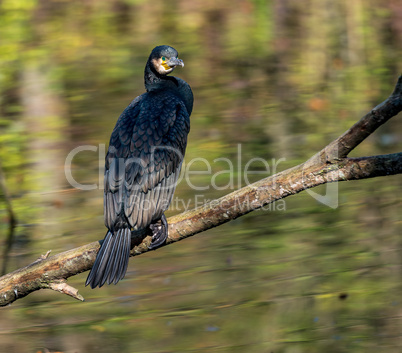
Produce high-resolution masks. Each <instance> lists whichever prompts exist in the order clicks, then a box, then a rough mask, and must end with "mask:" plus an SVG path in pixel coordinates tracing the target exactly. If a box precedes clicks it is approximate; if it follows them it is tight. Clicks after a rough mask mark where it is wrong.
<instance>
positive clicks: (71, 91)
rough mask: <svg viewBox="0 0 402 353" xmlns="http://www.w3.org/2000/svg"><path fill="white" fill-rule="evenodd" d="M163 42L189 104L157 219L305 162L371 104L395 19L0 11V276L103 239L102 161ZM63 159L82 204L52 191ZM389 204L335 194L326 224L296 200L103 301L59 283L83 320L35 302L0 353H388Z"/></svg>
mask: <svg viewBox="0 0 402 353" xmlns="http://www.w3.org/2000/svg"><path fill="white" fill-rule="evenodd" d="M160 44H168V45H171V46H173V47H175V48H176V49H177V50H178V51H179V54H180V56H179V57H180V58H181V59H183V60H184V62H185V67H184V68H183V69H176V70H175V72H174V74H175V75H176V76H179V77H181V78H183V79H185V80H186V81H187V82H189V83H190V85H191V87H192V89H193V91H194V95H195V106H194V111H193V114H192V117H191V132H190V135H189V144H188V148H187V154H186V163H187V164H186V168H187V169H186V170H187V171H188V172H189V174H187V176H188V179H187V181H186V179H184V180H183V181H182V182H181V183H180V184H179V186H178V188H177V191H176V194H175V196H176V198H175V201H174V202H173V204H172V208H171V210H170V211H169V215H172V214H177V213H179V212H181V211H183V210H185V209H186V208H192V207H194V206H196V205H200V204H201V203H202V202H204V201H207V200H212V199H215V198H217V197H220V196H222V195H224V194H226V193H228V192H230V191H232V190H234V189H236V188H237V187H239V186H244V185H246V183H247V182H248V181H253V180H258V179H260V178H262V177H265V176H268V175H270V174H271V173H272V171H273V169H275V168H276V170H277V171H279V170H283V169H285V168H288V167H291V166H294V165H296V164H299V163H301V162H303V161H305V160H306V159H307V158H309V157H310V156H312V155H313V154H314V153H315V152H316V151H318V150H319V149H321V148H322V147H324V146H325V145H326V144H327V143H329V142H330V141H331V140H332V139H334V138H336V137H337V136H339V135H340V134H341V133H343V132H344V131H345V130H346V129H347V128H349V127H350V126H351V125H352V124H353V123H354V122H356V121H357V120H358V119H359V118H360V117H361V116H363V115H364V114H365V113H366V112H368V111H369V110H370V109H372V108H373V107H374V106H376V105H377V104H379V103H380V102H382V101H383V100H384V99H385V98H387V97H388V95H389V94H390V93H391V92H392V90H393V87H394V85H395V83H396V80H397V77H398V76H399V75H400V73H401V72H402V60H401V58H402V2H400V1H398V0H390V1H385V0H370V1H362V0H348V1H329V0H321V1H318V0H309V1H297V0H283V1H281V0H271V1H263V0H222V1H219V2H218V1H209V0H206V1H198V0H192V1H184V0H178V1H170V0H168V1H166V0H154V1H152V2H146V1H143V0H96V1H95V0H86V1H67V0H41V1H39V0H3V1H1V2H0V160H1V168H2V170H3V173H4V176H5V184H6V187H7V190H8V193H9V195H10V200H11V206H12V208H13V211H14V213H15V216H16V218H17V220H18V225H17V227H16V228H15V237H14V241H13V244H12V247H11V250H10V251H8V250H7V247H6V245H7V240H6V239H7V234H8V232H9V222H10V216H9V213H8V212H7V207H6V206H7V204H6V202H5V200H4V198H2V199H1V200H0V220H1V222H0V234H1V241H2V251H1V256H2V259H1V260H2V263H4V260H5V256H4V255H7V254H8V257H9V259H8V262H7V268H6V270H7V271H12V270H14V269H17V268H19V267H22V266H25V265H27V264H29V263H31V262H32V261H34V260H35V259H37V258H38V257H39V256H40V255H41V254H44V253H46V251H47V250H49V249H51V250H52V252H53V253H58V252H62V251H65V250H68V249H71V248H73V247H77V246H80V245H83V244H86V243H89V242H92V241H95V240H99V239H102V238H103V236H104V234H105V227H104V224H103V190H102V180H103V171H102V167H103V164H104V161H103V160H102V153H103V151H104V150H103V149H104V145H105V144H106V148H107V143H108V140H109V136H110V134H111V131H112V129H113V127H114V125H115V122H116V120H117V118H118V116H119V114H120V113H121V112H122V110H123V109H124V108H125V107H126V106H127V105H128V103H129V102H130V101H131V100H132V99H133V98H134V97H136V96H137V95H139V94H141V93H143V92H144V88H143V70H144V66H145V62H146V60H147V57H148V55H149V53H150V51H151V50H152V48H153V47H154V46H156V45H160ZM401 128H402V122H401V119H400V116H399V117H396V118H394V119H392V120H391V121H389V122H388V123H387V124H386V125H385V126H383V127H381V128H380V129H379V130H378V131H377V132H376V133H375V134H373V135H372V136H370V137H369V138H368V139H367V141H365V142H364V143H362V145H361V146H359V147H358V148H357V149H356V150H355V151H353V153H352V155H354V156H364V155H373V154H384V153H391V152H398V151H401V149H402V141H401V140H402V132H401V131H402V130H401ZM79 146H87V147H85V148H86V150H84V151H81V152H79V153H77V154H76V155H75V156H74V158H73V160H72V174H71V175H72V177H73V178H74V179H75V180H76V181H77V182H79V183H81V184H83V185H87V186H88V185H91V186H92V187H90V189H91V190H79V189H76V188H73V187H72V186H71V185H70V184H69V183H68V182H67V179H66V175H65V171H64V165H65V161H66V158H67V156H68V155H69V153H70V152H71V151H72V150H73V149H74V148H77V147H79ZM99 156H100V157H99ZM253 158H254V160H253V161H252V162H250V163H249V164H248V170H249V171H253V173H249V174H248V175H247V177H248V179H245V178H244V168H245V166H246V165H247V163H248V162H249V161H250V160H252V159H253ZM257 158H259V159H257ZM228 161H230V163H232V165H233V171H232V172H233V173H229V171H228V170H229V167H228V165H229V162H228ZM264 161H267V163H268V165H269V166H270V167H271V168H270V170H267V164H266V163H264ZM208 165H209V166H210V167H211V169H210V170H209V169H208ZM273 167H275V168H273ZM200 171H201V172H203V173H198V174H197V173H196V172H200ZM257 172H259V173H257ZM212 178H213V180H212ZM188 180H189V181H190V183H189V182H188ZM212 181H213V182H214V184H213V185H214V186H215V187H212ZM99 185H100V186H101V187H99ZM401 187H402V178H401V176H400V175H399V176H392V177H384V178H377V179H371V180H362V181H356V182H343V183H340V184H339V185H338V192H337V193H336V195H337V198H336V201H337V202H338V206H337V207H334V208H331V207H328V206H326V205H324V204H321V203H319V202H318V201H317V200H316V199H315V198H314V197H312V195H310V194H308V193H306V192H303V193H301V194H299V195H296V196H293V197H289V198H287V199H286V200H284V201H283V202H282V203H280V202H279V203H277V204H275V205H272V206H271V207H267V208H266V209H265V210H260V211H257V212H253V213H252V214H249V215H247V216H245V217H242V218H240V219H238V220H236V221H234V222H230V223H229V224H226V225H223V226H221V227H218V228H216V229H212V230H209V231H208V232H205V233H202V234H199V235H197V236H195V237H193V238H189V239H187V240H185V241H182V242H180V243H177V244H174V245H171V246H168V247H165V248H163V249H160V250H158V251H154V252H151V253H147V254H145V255H143V256H139V257H135V258H134V259H131V261H130V265H129V269H128V272H127V275H126V279H125V280H123V281H122V282H120V283H119V284H118V285H117V286H105V287H103V288H102V289H100V290H99V289H98V290H91V289H89V288H85V287H84V282H85V278H86V275H87V273H84V274H80V275H77V276H75V277H72V278H70V279H69V283H71V285H73V286H74V287H76V288H78V289H79V290H80V293H81V294H82V295H83V296H84V297H85V298H86V301H85V302H84V303H80V302H78V301H75V300H74V299H71V298H69V297H67V296H63V295H61V294H58V293H56V292H52V291H44V290H43V291H40V292H36V293H33V294H31V295H29V296H28V297H26V298H24V299H22V300H18V301H17V302H15V303H14V304H12V305H11V306H9V307H7V308H3V309H1V315H0V351H1V352H99V353H102V352H137V353H151V352H164V353H167V352H169V353H170V352H172V353H173V352H247V353H254V352H255V353H263V352H264V353H265V352H267V353H268V352H275V353H282V352H283V353H285V352H286V353H298V352H309V353H314V352H317V353H322V352H328V353H330V352H334V353H335V352H336V353H342V352H345V353H346V352H362V353H363V352H364V353H367V352H399V351H401V347H402V300H401V294H402V283H401V280H402V239H401V233H402V222H401V197H400V193H401V191H400V190H401ZM314 191H315V192H317V193H321V194H324V193H325V192H326V187H325V186H323V187H320V188H317V189H315V190H314ZM4 249H6V251H4Z"/></svg>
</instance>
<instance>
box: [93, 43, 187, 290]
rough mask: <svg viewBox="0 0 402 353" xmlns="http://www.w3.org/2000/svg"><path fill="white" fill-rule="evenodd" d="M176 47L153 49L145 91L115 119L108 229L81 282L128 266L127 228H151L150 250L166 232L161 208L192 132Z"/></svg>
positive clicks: (107, 277) (108, 164)
mask: <svg viewBox="0 0 402 353" xmlns="http://www.w3.org/2000/svg"><path fill="white" fill-rule="evenodd" d="M177 56H178V53H177V51H176V49H174V48H172V47H169V46H167V45H161V46H158V47H156V48H154V49H153V50H152V52H151V55H150V56H149V58H148V61H147V64H146V66H145V74H144V77H145V88H146V91H147V92H146V93H144V94H142V95H141V96H139V97H137V98H135V99H134V100H133V101H132V102H131V103H130V105H129V106H128V107H127V108H126V109H125V110H124V111H123V113H122V114H121V115H120V118H119V119H118V121H117V123H116V126H115V128H114V130H113V132H112V136H111V138H110V144H109V149H108V152H107V155H106V161H105V176H104V186H105V188H104V216H105V225H106V227H107V228H108V231H107V233H106V236H105V239H104V240H103V243H102V245H101V248H100V250H99V252H98V255H97V257H96V260H95V263H94V265H93V267H92V270H91V272H90V273H89V275H88V278H87V281H86V283H85V285H88V284H89V285H90V286H91V287H92V288H95V287H97V286H99V287H102V286H103V285H104V284H105V282H106V281H107V283H108V284H110V283H114V284H116V283H117V282H118V281H119V280H121V279H122V278H123V277H124V275H125V273H126V271H127V265H128V260H129V256H130V249H131V233H132V232H133V233H138V234H140V233H141V232H142V233H144V231H146V230H147V229H150V230H151V232H152V242H151V245H150V249H155V248H157V247H158V246H160V245H162V244H163V243H164V242H165V240H166V238H167V236H168V232H167V221H166V217H165V215H164V212H165V211H166V210H167V209H168V207H169V204H170V202H171V200H172V198H173V193H174V191H175V188H176V183H177V179H178V176H179V174H180V169H181V165H182V161H183V157H184V153H185V150H186V145H187V135H188V132H189V131H190V114H191V111H192V109H193V93H192V91H191V88H190V86H189V84H188V83H187V82H185V81H183V80H182V79H180V78H177V77H172V76H167V74H169V73H171V72H172V71H173V70H174V68H175V67H176V66H181V67H183V66H184V63H183V61H182V60H180V59H178V58H177Z"/></svg>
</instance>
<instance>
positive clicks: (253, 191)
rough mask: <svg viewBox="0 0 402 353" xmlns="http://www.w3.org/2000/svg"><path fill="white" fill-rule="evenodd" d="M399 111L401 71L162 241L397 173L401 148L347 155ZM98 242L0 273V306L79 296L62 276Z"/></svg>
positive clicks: (186, 216)
mask: <svg viewBox="0 0 402 353" xmlns="http://www.w3.org/2000/svg"><path fill="white" fill-rule="evenodd" d="M400 111H402V76H401V77H399V80H398V82H397V85H396V87H395V90H394V92H393V93H392V94H391V95H390V97H389V98H388V99H386V100H385V101H384V102H383V103H381V104H379V105H378V106H377V107H375V108H374V109H372V110H371V111H370V112H369V113H368V114H366V115H365V116H364V117H363V118H361V119H360V121H358V122H357V123H356V124H355V125H353V126H352V127H351V128H350V129H349V130H348V131H346V132H345V133H344V134H342V135H341V136H340V137H339V138H337V139H336V140H335V141H333V142H331V143H330V144H328V145H327V146H326V147H325V148H323V149H322V150H321V151H319V152H318V153H317V154H315V155H314V156H313V157H311V158H310V159H309V160H307V161H306V162H305V163H302V164H300V165H298V166H295V167H293V168H290V169H287V170H285V171H282V172H280V173H277V174H275V175H273V176H270V177H268V178H265V179H262V180H259V181H257V182H256V183H254V184H250V185H248V186H246V187H243V188H241V189H239V190H237V191H234V192H232V193H230V194H228V195H226V196H224V197H221V198H220V199H217V200H214V201H212V202H210V203H207V204H204V205H203V206H201V207H198V208H196V209H193V210H190V211H187V212H183V213H181V214H179V215H176V216H174V217H171V218H169V219H168V223H169V238H168V240H167V242H166V245H169V244H172V243H174V242H177V241H180V240H182V239H185V238H187V237H190V236H193V235H195V234H197V233H200V232H203V231H205V230H208V229H210V228H213V227H216V226H219V225H221V224H223V223H226V222H229V221H231V220H233V219H236V218H238V217H240V216H242V215H244V214H247V213H249V212H252V211H253V210H256V209H258V208H261V207H263V206H265V205H267V204H269V203H272V202H274V201H277V200H280V199H283V198H285V197H287V196H290V195H295V194H297V193H299V192H301V191H303V190H306V189H309V188H313V187H315V186H318V185H321V184H326V183H331V182H338V181H346V180H359V179H367V178H374V177H379V176H387V175H395V174H401V173H402V152H399V153H393V154H388V155H379V156H370V157H359V158H349V157H347V156H348V154H349V153H350V151H352V150H353V149H354V148H355V147H357V146H358V145H359V144H360V143H361V142H362V141H364V139H365V138H367V137H368V136H369V135H371V134H372V133H373V132H374V131H375V130H376V129H377V128H378V127H379V126H381V125H382V124H384V123H385V122H387V121H388V120H389V119H390V118H392V117H393V116H395V115H397V114H398V113H399V112H400ZM141 240H142V239H141ZM150 242H151V238H150V237H149V236H147V237H146V238H145V239H144V240H143V241H142V242H140V243H139V242H138V244H137V245H136V246H134V248H133V249H132V251H131V256H135V255H140V254H143V253H145V252H147V251H149V249H148V245H149V244H150ZM99 246H100V242H93V243H91V244H87V245H84V246H81V247H78V248H75V249H72V250H69V251H66V252H63V253H60V254H57V255H54V256H51V257H47V256H44V257H43V258H40V259H38V260H37V261H35V262H34V263H32V264H30V265H28V266H26V267H24V268H21V269H18V270H16V271H14V272H12V273H9V274H7V275H5V276H3V277H0V306H5V305H8V304H10V303H12V302H14V301H15V300H17V299H20V298H22V297H24V296H26V295H28V294H29V293H31V292H33V291H36V290H39V289H44V288H47V289H53V290H57V291H60V292H62V293H65V294H68V295H71V296H73V297H75V298H77V299H79V300H83V298H82V297H81V296H80V295H79V294H78V291H77V290H76V289H74V288H72V287H71V286H68V285H67V284H66V283H65V281H66V279H67V278H69V277H71V276H74V275H76V274H78V273H81V272H84V271H87V270H89V269H90V268H91V267H92V265H93V263H94V261H95V257H96V253H97V251H98V249H99Z"/></svg>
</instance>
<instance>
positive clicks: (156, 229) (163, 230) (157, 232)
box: [148, 214, 168, 250]
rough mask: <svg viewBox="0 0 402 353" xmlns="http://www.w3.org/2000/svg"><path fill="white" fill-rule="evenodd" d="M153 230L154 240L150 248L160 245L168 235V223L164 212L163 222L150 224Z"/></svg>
mask: <svg viewBox="0 0 402 353" xmlns="http://www.w3.org/2000/svg"><path fill="white" fill-rule="evenodd" d="M149 228H150V229H151V231H152V242H151V244H150V245H149V246H148V249H149V250H154V249H156V248H158V247H160V246H161V245H162V244H163V243H164V242H165V241H166V239H167V237H168V230H167V229H168V224H167V220H166V217H165V215H164V214H162V217H161V223H160V224H159V223H154V224H151V225H150V226H149Z"/></svg>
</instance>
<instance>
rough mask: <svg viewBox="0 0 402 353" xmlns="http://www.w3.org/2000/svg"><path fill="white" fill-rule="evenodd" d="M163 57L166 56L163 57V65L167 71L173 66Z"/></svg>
mask: <svg viewBox="0 0 402 353" xmlns="http://www.w3.org/2000/svg"><path fill="white" fill-rule="evenodd" d="M163 59H165V57H163V58H162V66H163V68H164V69H165V70H166V71H167V70H170V69H171V67H170V66H169V65H168V64H167V62H166V59H165V60H163Z"/></svg>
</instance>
